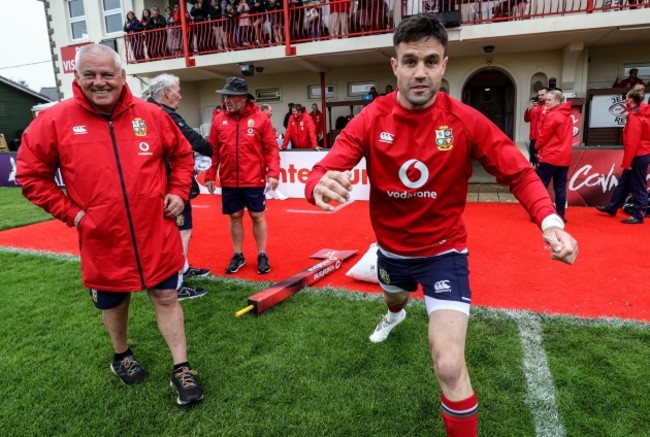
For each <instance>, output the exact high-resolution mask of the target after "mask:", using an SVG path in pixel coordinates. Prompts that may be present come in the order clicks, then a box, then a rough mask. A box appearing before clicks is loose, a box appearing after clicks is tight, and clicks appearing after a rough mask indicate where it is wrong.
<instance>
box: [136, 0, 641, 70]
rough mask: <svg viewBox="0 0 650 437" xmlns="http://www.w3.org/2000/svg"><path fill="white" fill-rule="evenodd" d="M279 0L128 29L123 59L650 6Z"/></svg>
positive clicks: (558, 0)
mask: <svg viewBox="0 0 650 437" xmlns="http://www.w3.org/2000/svg"><path fill="white" fill-rule="evenodd" d="M276 1H282V2H283V3H284V4H283V5H282V7H281V8H278V9H273V10H269V11H266V12H259V13H242V14H239V15H235V16H229V17H225V18H221V19H218V20H206V21H201V22H191V21H189V20H187V21H186V22H185V27H183V24H180V25H175V26H171V27H167V28H164V29H154V30H147V31H142V32H137V33H129V34H125V35H124V47H125V53H124V58H125V59H126V61H127V62H128V63H137V62H148V61H155V60H162V59H172V58H182V57H185V58H186V60H187V63H188V65H190V64H191V63H190V61H192V59H191V58H192V57H193V56H196V55H205V54H210V53H221V52H226V51H231V50H249V49H253V48H260V47H269V46H276V45H286V47H287V53H288V54H291V53H293V52H291V50H290V47H291V45H292V44H299V43H306V42H311V41H320V40H329V39H335V38H345V37H354V36H367V35H377V34H382V33H391V32H392V31H393V30H394V27H395V23H397V22H399V20H400V19H401V17H404V16H407V15H413V14H416V13H421V12H431V13H443V14H445V13H449V12H450V11H457V13H458V17H459V21H460V24H461V25H474V24H486V23H493V22H503V21H510V20H523V19H530V18H537V17H546V16H552V15H566V14H584V13H594V12H610V11H619V10H624V9H636V8H642V7H650V0H482V1H481V0H479V1H469V0H405V1H401V2H399V4H400V5H401V7H400V8H399V9H398V10H397V11H396V10H394V9H393V8H392V4H394V3H397V2H398V0H389V1H386V0H328V1H322V2H319V1H312V2H309V3H305V4H303V3H298V2H297V1H299V0H293V1H289V0H274V2H273V3H272V4H275V2H276ZM283 8H284V9H283ZM287 23H289V25H288V26H287ZM183 31H185V32H183ZM184 34H186V35H187V50H185V44H184V38H183V35H184Z"/></svg>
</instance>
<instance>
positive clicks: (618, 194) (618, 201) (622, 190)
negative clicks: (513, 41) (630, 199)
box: [606, 169, 631, 211]
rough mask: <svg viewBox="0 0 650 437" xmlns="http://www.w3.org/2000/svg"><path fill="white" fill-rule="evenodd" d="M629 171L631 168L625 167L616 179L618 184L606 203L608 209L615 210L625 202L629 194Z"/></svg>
mask: <svg viewBox="0 0 650 437" xmlns="http://www.w3.org/2000/svg"><path fill="white" fill-rule="evenodd" d="M630 172H631V170H628V169H625V170H623V173H621V177H620V178H619V179H618V184H617V185H616V188H614V192H613V193H612V198H611V199H610V200H609V203H608V204H607V205H606V208H607V209H608V210H610V211H616V210H618V209H619V208H620V207H622V206H623V204H624V203H625V199H626V198H627V195H628V194H630V186H629V185H630Z"/></svg>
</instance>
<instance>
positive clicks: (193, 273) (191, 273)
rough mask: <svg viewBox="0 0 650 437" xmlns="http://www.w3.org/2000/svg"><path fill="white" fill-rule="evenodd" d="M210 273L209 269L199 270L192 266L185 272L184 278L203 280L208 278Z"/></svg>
mask: <svg viewBox="0 0 650 437" xmlns="http://www.w3.org/2000/svg"><path fill="white" fill-rule="evenodd" d="M209 273H210V270H209V269H197V268H196V267H192V266H190V267H189V268H188V269H187V270H186V271H185V272H183V277H184V278H185V279H189V278H203V277H206V276H208V274H209Z"/></svg>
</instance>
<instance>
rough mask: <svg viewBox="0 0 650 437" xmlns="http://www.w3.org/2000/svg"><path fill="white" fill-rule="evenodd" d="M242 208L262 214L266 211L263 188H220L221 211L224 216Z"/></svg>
mask: <svg viewBox="0 0 650 437" xmlns="http://www.w3.org/2000/svg"><path fill="white" fill-rule="evenodd" d="M244 208H247V209H248V210H249V211H251V212H263V211H264V210H265V209H266V195H265V194H264V188H224V187H222V188H221V210H222V212H223V213H224V214H227V215H229V214H233V213H235V212H238V211H241V210H242V209H244Z"/></svg>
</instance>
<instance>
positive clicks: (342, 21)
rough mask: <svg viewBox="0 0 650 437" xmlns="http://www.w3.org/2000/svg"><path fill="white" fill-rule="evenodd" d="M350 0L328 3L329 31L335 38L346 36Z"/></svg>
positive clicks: (337, 0)
mask: <svg viewBox="0 0 650 437" xmlns="http://www.w3.org/2000/svg"><path fill="white" fill-rule="evenodd" d="M351 7H352V0H335V1H333V2H331V3H330V20H331V23H332V28H331V29H330V31H331V33H332V35H333V36H334V37H335V38H345V37H346V36H348V20H349V19H350V8H351Z"/></svg>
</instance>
